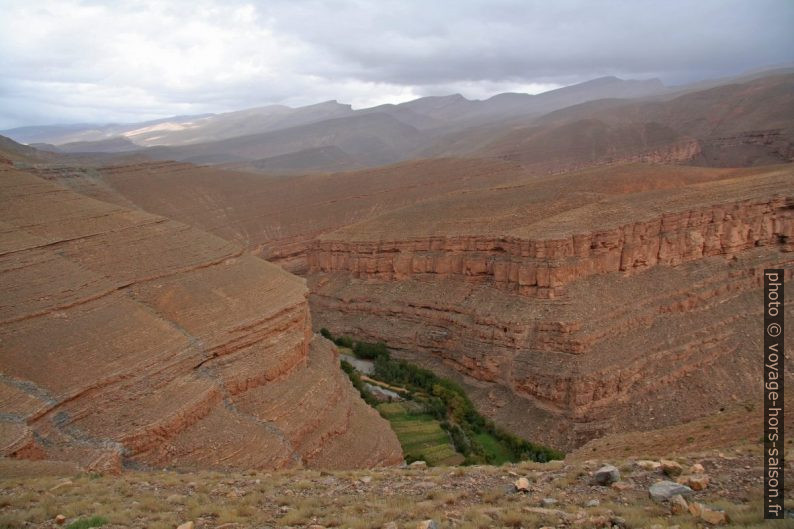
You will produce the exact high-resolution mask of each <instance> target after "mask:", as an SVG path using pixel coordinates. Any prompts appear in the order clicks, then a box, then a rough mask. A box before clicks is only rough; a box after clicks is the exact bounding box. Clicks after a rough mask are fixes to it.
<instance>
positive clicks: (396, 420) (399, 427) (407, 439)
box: [377, 402, 464, 466]
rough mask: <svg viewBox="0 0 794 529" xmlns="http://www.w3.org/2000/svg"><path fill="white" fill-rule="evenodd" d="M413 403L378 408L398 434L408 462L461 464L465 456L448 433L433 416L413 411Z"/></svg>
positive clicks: (395, 403)
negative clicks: (411, 407)
mask: <svg viewBox="0 0 794 529" xmlns="http://www.w3.org/2000/svg"><path fill="white" fill-rule="evenodd" d="M409 407H410V403H402V402H390V403H383V404H379V405H378V407H377V409H378V411H379V412H380V413H381V415H383V416H384V417H385V418H386V419H387V420H388V421H389V423H391V427H392V429H393V430H394V433H395V434H397V439H399V441H400V445H401V446H402V449H403V453H404V454H405V457H406V459H413V460H422V461H426V462H427V464H428V465H434V466H437V465H459V464H461V463H462V462H463V459H464V458H463V456H462V455H461V454H459V453H457V452H455V448H454V447H453V446H452V443H451V442H450V440H449V436H448V435H447V432H445V431H444V430H443V429H442V428H441V424H440V423H439V422H438V421H437V420H435V419H433V418H432V417H431V416H430V415H427V414H424V413H416V412H413V413H412V412H411V411H409Z"/></svg>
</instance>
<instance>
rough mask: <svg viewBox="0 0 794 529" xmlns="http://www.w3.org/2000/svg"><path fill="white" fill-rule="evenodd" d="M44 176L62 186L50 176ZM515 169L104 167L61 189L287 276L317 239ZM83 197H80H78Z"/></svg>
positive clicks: (464, 164)
mask: <svg viewBox="0 0 794 529" xmlns="http://www.w3.org/2000/svg"><path fill="white" fill-rule="evenodd" d="M47 174H48V176H51V177H53V178H57V179H59V180H60V179H61V177H60V176H59V175H58V174H56V173H54V172H52V171H50V172H48V173H47ZM521 174H522V173H521V171H520V169H519V168H518V167H517V166H516V165H515V164H510V163H505V162H497V161H481V160H445V159H441V160H425V161H417V162H405V163H402V164H397V165H393V166H387V167H383V168H379V169H370V170H366V171H356V172H350V173H338V174H316V175H306V176H294V177H290V178H286V179H285V178H271V177H265V176H261V175H255V174H249V173H241V172H233V171H221V170H218V169H213V168H207V167H196V166H193V165H189V164H179V163H172V162H163V163H147V164H136V165H124V166H113V167H105V168H102V169H100V170H99V171H98V172H97V173H95V174H94V176H96V177H97V178H92V177H91V175H84V176H83V177H82V178H68V177H65V178H63V180H61V181H63V182H64V183H66V184H69V185H73V186H82V187H83V188H85V187H86V186H87V185H88V184H90V185H91V187H92V189H95V190H96V192H97V193H100V190H98V189H97V186H102V187H103V189H104V190H105V191H104V192H105V193H107V192H108V189H109V190H111V191H112V193H113V194H115V195H120V196H123V197H125V199H126V200H129V201H131V202H132V203H134V204H136V205H137V206H138V207H140V208H142V209H144V210H146V211H151V212H153V213H157V214H160V215H164V216H167V217H169V218H173V219H176V220H179V221H181V222H184V223H186V224H189V225H192V226H196V227H199V228H201V229H203V230H206V231H209V232H211V233H213V234H215V235H218V236H220V237H223V238H226V239H230V240H235V241H238V242H240V243H241V244H243V245H245V246H246V247H247V248H248V249H249V250H251V251H253V252H255V253H256V254H257V255H261V256H263V257H265V258H266V259H268V260H271V261H273V262H277V263H278V264H280V265H282V266H283V267H284V268H286V269H287V270H290V271H298V272H300V271H305V269H306V248H307V245H308V244H309V243H310V242H311V240H313V239H314V238H315V237H316V236H318V235H319V234H321V233H325V232H328V231H332V230H335V229H337V228H339V227H340V226H345V225H347V224H351V223H354V222H357V221H360V220H362V219H366V218H369V217H371V216H373V215H377V214H379V213H381V212H384V211H389V210H391V209H394V208H397V207H400V206H404V205H407V204H414V203H420V202H422V201H425V200H427V199H429V198H431V197H434V196H438V195H443V194H445V193H449V192H450V191H456V190H464V189H474V188H482V187H488V186H492V185H498V184H500V183H504V182H510V181H512V180H514V179H516V178H517V177H518V176H519V175H521ZM81 192H82V190H81Z"/></svg>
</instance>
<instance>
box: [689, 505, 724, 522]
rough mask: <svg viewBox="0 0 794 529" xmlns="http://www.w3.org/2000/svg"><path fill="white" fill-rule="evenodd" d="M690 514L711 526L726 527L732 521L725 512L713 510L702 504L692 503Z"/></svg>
mask: <svg viewBox="0 0 794 529" xmlns="http://www.w3.org/2000/svg"><path fill="white" fill-rule="evenodd" d="M689 513H690V514H691V515H692V516H694V517H695V518H699V519H701V520H703V521H704V522H706V523H709V524H711V525H725V524H727V523H728V522H729V521H730V519H729V518H728V514H727V513H726V512H725V511H721V510H719V509H712V508H711V507H708V506H706V505H703V504H702V503H695V502H693V503H690V504H689Z"/></svg>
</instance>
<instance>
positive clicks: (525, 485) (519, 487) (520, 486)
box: [513, 478, 529, 492]
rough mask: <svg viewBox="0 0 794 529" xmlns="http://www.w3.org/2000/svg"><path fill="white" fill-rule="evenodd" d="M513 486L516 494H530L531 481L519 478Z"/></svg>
mask: <svg viewBox="0 0 794 529" xmlns="http://www.w3.org/2000/svg"><path fill="white" fill-rule="evenodd" d="M513 486H515V488H516V492H529V480H528V479H527V478H518V479H517V480H516V481H515V483H513Z"/></svg>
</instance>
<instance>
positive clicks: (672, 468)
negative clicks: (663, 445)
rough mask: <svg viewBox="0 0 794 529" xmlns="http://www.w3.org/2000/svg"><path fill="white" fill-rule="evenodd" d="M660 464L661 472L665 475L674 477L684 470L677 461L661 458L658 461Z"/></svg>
mask: <svg viewBox="0 0 794 529" xmlns="http://www.w3.org/2000/svg"><path fill="white" fill-rule="evenodd" d="M659 463H660V464H661V466H662V472H664V473H665V474H666V475H668V476H670V477H671V478H674V477H676V476H680V475H681V473H682V472H683V471H684V468H683V467H682V466H681V463H679V462H677V461H672V460H670V459H662V460H661V461H660V462H659Z"/></svg>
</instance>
